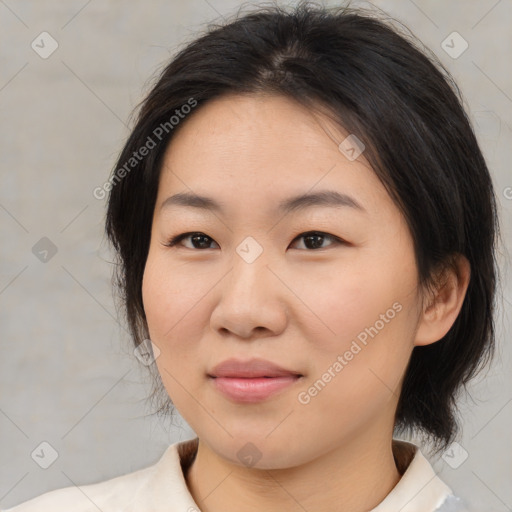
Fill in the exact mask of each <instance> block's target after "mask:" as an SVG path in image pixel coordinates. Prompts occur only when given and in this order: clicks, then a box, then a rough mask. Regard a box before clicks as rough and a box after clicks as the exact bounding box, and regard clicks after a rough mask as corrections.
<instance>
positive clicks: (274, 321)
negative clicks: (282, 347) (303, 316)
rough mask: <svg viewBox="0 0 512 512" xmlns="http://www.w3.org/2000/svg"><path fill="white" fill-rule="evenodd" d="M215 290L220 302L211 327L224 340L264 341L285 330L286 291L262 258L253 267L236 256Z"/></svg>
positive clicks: (213, 314) (252, 264)
mask: <svg viewBox="0 0 512 512" xmlns="http://www.w3.org/2000/svg"><path fill="white" fill-rule="evenodd" d="M215 289H216V290H217V293H218V298H217V302H216V305H215V308H214V310H213V311H212V315H211V319H210V325H211V327H212V329H215V330H217V331H218V332H219V333H220V334H221V335H222V336H224V337H225V336H227V335H228V334H229V333H231V334H232V335H233V336H237V337H240V338H244V339H253V338H264V337H269V336H278V335H279V334H280V333H281V332H282V331H283V330H284V329H285V328H286V323H287V321H288V319H287V310H286V306H285V304H286V303H285V300H286V297H285V292H286V290H287V288H286V286H284V285H283V283H282V282H281V280H280V279H279V278H278V277H277V276H276V275H275V271H273V269H271V266H269V264H268V262H267V261H266V258H264V257H263V254H262V255H261V256H260V257H258V258H257V259H256V260H255V261H253V262H252V263H248V262H247V261H245V260H244V259H243V258H242V257H240V256H239V255H238V254H235V256H234V258H233V267H232V269H231V271H229V272H228V274H227V275H226V276H225V277H224V279H222V280H221V282H220V283H219V284H218V285H217V286H216V287H215Z"/></svg>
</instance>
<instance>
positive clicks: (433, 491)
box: [154, 437, 453, 512]
mask: <svg viewBox="0 0 512 512" xmlns="http://www.w3.org/2000/svg"><path fill="white" fill-rule="evenodd" d="M197 443H198V438H197V437H196V438H194V439H189V440H187V441H181V442H178V443H174V444H173V445H171V446H170V447H169V448H168V449H167V450H166V452H165V454H164V456H163V457H162V458H161V460H160V461H159V462H158V463H157V464H159V465H163V464H169V465H171V466H172V468H171V467H170V468H169V469H166V468H164V467H163V466H162V468H161V471H159V472H158V474H159V475H160V478H163V479H164V480H165V474H166V473H167V471H171V472H173V473H178V474H179V476H180V478H179V481H180V485H181V488H180V489H176V490H177V491H178V492H177V495H175V496H173V500H178V501H173V503H176V504H179V505H180V506H179V507H176V510H187V508H185V507H190V506H192V507H196V509H198V510H200V508H199V506H198V505H197V504H196V503H195V502H194V500H193V498H192V495H191V494H190V492H189V490H188V487H187V483H186V481H185V478H184V476H183V471H182V467H181V464H182V463H183V464H188V463H189V462H190V459H192V458H193V457H194V455H195V452H196V450H197ZM393 450H394V451H395V450H398V451H400V452H401V453H402V454H405V456H406V457H408V459H409V460H411V458H412V460H411V461H410V462H409V463H408V465H407V469H406V470H405V472H404V473H403V474H402V477H401V478H400V480H399V482H398V483H397V484H396V486H395V487H394V488H393V489H392V490H391V492H390V493H389V494H388V495H387V496H386V497H385V498H384V500H383V501H382V502H381V503H380V504H379V505H377V507H375V508H373V509H372V510H371V511H370V512H434V511H435V510H437V509H438V508H439V507H441V505H442V504H443V503H444V502H445V500H446V499H447V498H448V497H450V496H453V493H452V491H451V489H450V488H449V487H448V486H447V485H446V484H445V483H444V482H443V481H442V480H441V479H440V478H439V477H438V476H437V474H436V473H435V471H434V469H433V468H432V466H431V464H430V462H429V461H428V460H427V459H426V458H425V456H424V455H423V454H422V453H421V451H420V449H419V448H418V447H417V446H416V445H414V444H412V443H409V442H406V441H401V440H398V439H393ZM406 464H407V463H406ZM154 484H155V492H156V493H157V494H158V488H159V487H160V486H161V485H163V486H165V483H164V481H163V480H162V481H161V482H160V481H158V480H157V479H155V481H154ZM160 492H161V491H160ZM182 507H183V508H182Z"/></svg>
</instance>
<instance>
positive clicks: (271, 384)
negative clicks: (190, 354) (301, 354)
mask: <svg viewBox="0 0 512 512" xmlns="http://www.w3.org/2000/svg"><path fill="white" fill-rule="evenodd" d="M208 376H209V377H211V381H212V383H213V385H214V386H215V388H216V389H217V390H218V391H220V392H222V393H223V394H225V395H226V396H227V397H229V398H231V399H233V400H235V401H237V402H259V401H261V400H265V399H266V398H268V397H269V396H271V395H273V394H274V393H277V392H278V391H281V390H282V389H284V388H286V387H287V386H289V385H291V384H293V383H295V382H297V381H298V380H299V379H300V378H301V377H302V375H301V374H300V373H299V372H296V371H294V370H288V369H286V368H282V367H280V366H278V365H276V364H274V363H272V362H270V361H266V360H264V359H251V360H249V361H245V362H244V361H240V360H237V359H228V360H226V361H223V362H222V363H220V364H218V365H217V366H215V367H214V368H213V370H212V371H211V372H209V373H208Z"/></svg>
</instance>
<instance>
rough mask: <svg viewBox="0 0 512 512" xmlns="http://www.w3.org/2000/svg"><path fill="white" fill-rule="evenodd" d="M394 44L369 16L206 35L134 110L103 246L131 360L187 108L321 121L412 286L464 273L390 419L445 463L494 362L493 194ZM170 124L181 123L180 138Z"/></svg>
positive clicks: (400, 37) (321, 17)
mask: <svg viewBox="0 0 512 512" xmlns="http://www.w3.org/2000/svg"><path fill="white" fill-rule="evenodd" d="M401 32H402V31H401V30H399V29H398V28H396V27H394V26H393V25H392V24H391V23H387V22H386V21H381V20H379V19H378V18H377V17H376V16H375V15H371V14H369V13H367V12H363V11H360V10H354V9H349V8H346V7H338V8H326V7H323V6H320V5H315V4H312V3H311V2H301V3H300V4H299V5H297V6H296V7H294V8H292V9H285V8H282V7H278V6H275V5H274V6H271V7H268V6H260V7H259V8H258V9H257V10H256V11H254V12H249V13H247V14H245V15H244V16H240V15H239V14H238V15H237V16H236V17H235V18H234V19H232V20H230V21H229V22H225V23H223V24H221V25H210V26H209V27H208V30H207V31H206V32H205V33H204V34H202V35H201V36H200V37H197V38H196V39H194V40H193V41H191V42H190V43H188V44H187V45H186V46H185V47H184V48H183V49H182V50H181V51H179V52H178V53H177V55H176V56H175V57H174V58H173V59H172V60H171V62H170V63H168V65H166V67H165V69H163V71H162V73H161V74H160V76H159V78H158V80H157V83H156V85H154V87H153V88H152V89H151V91H150V92H149V94H148V95H147V97H146V99H145V100H144V101H143V102H142V104H141V108H140V111H139V114H138V117H137V119H136V123H135V127H134V128H133V130H132V132H131V135H130V136H129V138H128V140H127V142H126V144H125V146H124V148H123V149H122V151H121V154H120V156H119V159H118V162H117V164H116V167H115V169H117V171H116V170H114V173H113V175H112V178H115V179H113V180H112V184H111V187H110V193H109V197H108V210H107V215H106V224H105V232H106V234H107V236H108V238H109V240H110V241H111V243H112V245H113V247H114V248H115V250H116V254H117V257H118V260H117V265H116V270H115V276H116V281H115V282H116V285H117V287H118V290H119V294H120V298H121V302H122V305H123V307H124V314H125V318H126V321H127V322H128V325H129V328H130V333H131V336H132V339H133V342H134V344H135V346H137V345H138V344H140V343H141V342H142V340H144V339H147V338H148V337H149V334H148V330H147V324H146V317H145V313H144V308H143V302H142V292H141V288H142V277H143V272H144V267H145V262H146V258H147V254H148V250H149V243H150V234H151V224H152V215H153V210H154V207H155V201H156V196H157V191H158V182H159V176H160V170H161V164H162V156H163V154H164V151H165V149H166V147H167V146H168V143H169V141H170V140H171V137H172V136H173V135H174V134H175V133H176V131H177V130H178V129H179V128H180V127H181V126H183V124H184V123H186V122H187V119H186V115H184V114H185V113H186V112H187V111H188V110H190V109H188V110H187V109H183V106H184V105H187V104H188V105H191V104H192V102H191V99H193V100H192V101H193V102H196V103H195V105H196V106H195V108H194V112H196V111H198V110H199V109H200V108H201V105H204V104H205V103H206V102H208V101H209V100H212V99H213V98H216V97H219V96H221V95H228V94H254V93H276V94H281V95H283V96H286V97H288V98H292V99H295V100H296V101H298V102H300V103H301V104H303V105H306V106H308V108H311V109H315V108H319V107H323V109H324V111H328V112H330V113H331V115H332V116H333V118H334V119H336V121H337V122H338V123H339V125H340V126H341V127H343V128H344V129H345V130H347V131H348V132H350V133H353V134H356V135H357V137H358V138H359V139H361V140H362V141H363V142H364V144H365V146H366V149H365V153H364V156H365V157H366V159H367V160H368V161H369V162H370V164H371V166H372V168H373V170H374V172H375V173H376V175H377V176H378V177H379V179H380V180H381V182H382V183H383V185H384V186H385V187H386V189H387V190H388V193H389V194H390V196H391V198H392V199H393V200H394V202H395V204H396V205H397V207H398V208H399V209H400V211H401V212H402V213H403V215H404V216H405V219H406V221H407V223H408V226H409V229H410V233H411V236H412V239H413V241H414V248H415V257H416V262H417V267H418V273H419V275H418V280H419V285H421V286H424V287H425V289H428V288H433V286H434V285H435V283H436V276H438V275H439V271H440V270H442V269H443V268H446V267H447V266H449V265H450V264H451V262H452V260H453V256H454V255H456V254H463V255H464V256H465V257H466V258H467V259H468V260H469V263H470V265H471V279H470V283H469V287H468V290H467V293H466V297H465V300H464V303H463V305H462V309H461V311H460V314H459V316H458V317H457V319H456V321H455V322H454V324H453V326H452V328H451V329H450V330H449V332H448V333H447V334H446V336H444V337H443V338H442V339H441V340H439V341H438V342H436V343H433V344H431V345H427V346H419V347H415V348H414V350H413V352H412V356H411V359H410V362H409V365H408V368H407V370H406V374H405V377H404V381H403V386H402V390H401V395H400V399H399V403H398V408H397V411H396V421H395V430H396V432H397V433H398V432H416V433H419V434H423V435H424V436H425V437H426V438H427V440H431V441H433V443H434V445H435V446H437V447H438V449H442V448H443V447H447V446H448V445H449V444H450V442H451V441H452V440H453V439H454V437H455V436H456V434H457V433H458V422H457V418H456V412H457V410H456V398H457V395H458V392H459V390H460V389H461V387H463V386H464V387H465V386H466V384H467V382H468V381H469V379H470V378H471V377H473V376H474V375H475V374H476V373H477V372H478V371H480V369H482V368H483V366H484V364H485V363H487V362H488V361H490V360H491V357H492V354H493V349H494V337H495V329H494V320H493V312H494V307H495V305H494V299H495V287H496V282H497V277H496V276H497V270H498V267H497V264H496V260H495V245H496V241H497V236H498V228H499V226H498V219H497V214H496V203H495V197H494V191H493V185H492V180H491V177H490V175H489V171H488V169H487V166H486V163H485V161H484V158H483V156H482V153H481V151H480V148H479V146H478V143H477V140H476V138H475V135H474V132H473V130H472V127H471V124H470V122H469V120H468V118H467V115H466V113H465V111H464V108H463V101H462V97H461V94H460V91H459V89H458V88H457V86H456V84H455V83H454V82H453V80H452V78H451V77H450V75H449V73H448V72H447V71H446V70H445V69H444V68H443V67H442V66H441V65H440V64H439V62H437V61H436V59H435V57H434V56H433V55H432V54H430V53H429V52H428V51H427V50H425V49H424V48H422V47H421V46H420V44H419V43H418V42H417V41H416V40H415V39H414V38H413V37H412V36H411V35H410V34H409V35H407V34H405V33H401ZM179 113H181V114H183V115H179ZM173 115H179V117H180V121H179V123H178V124H177V125H176V126H174V123H172V122H170V119H171V116H173ZM190 115H193V113H192V114H190ZM166 123H167V124H166ZM171 125H172V126H171ZM159 127H160V128H159ZM162 127H166V129H165V130H164V131H165V133H164V131H162ZM155 133H158V134H159V136H158V137H157V136H155ZM149 139H151V140H152V141H153V144H152V147H151V150H150V151H149V152H148V153H147V154H146V156H144V158H141V159H140V161H137V162H135V161H132V164H133V165H132V166H131V167H130V168H129V172H128V170H127V168H126V163H127V162H129V161H130V158H132V157H133V153H134V152H137V151H138V150H139V149H140V148H141V147H143V146H144V145H147V144H148V140H149ZM123 166H124V169H125V172H124V173H122V179H121V177H120V176H119V173H118V171H119V169H121V168H123ZM116 173H117V174H116ZM112 178H111V179H112ZM155 366H156V365H153V370H155V368H154V367H155ZM155 371H156V370H155ZM155 379H156V380H155V382H156V387H155V390H154V393H153V396H155V393H156V394H157V396H158V397H160V398H163V397H164V396H165V400H166V401H165V403H163V404H162V406H161V407H160V408H159V409H158V411H157V413H161V412H163V413H164V414H165V413H168V412H169V411H172V402H171V401H170V399H169V397H168V396H167V394H166V393H165V390H164V389H163V386H162V383H161V381H160V379H159V376H158V374H157V372H156V374H155Z"/></svg>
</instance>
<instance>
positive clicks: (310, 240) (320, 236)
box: [295, 231, 343, 250]
mask: <svg viewBox="0 0 512 512" xmlns="http://www.w3.org/2000/svg"><path fill="white" fill-rule="evenodd" d="M301 238H303V239H304V246H305V248H306V249H312V250H315V249H326V248H327V247H330V246H331V245H337V244H340V243H343V241H342V240H341V239H339V238H338V237H336V236H334V235H330V234H328V233H323V232H322V231H308V232H307V233H302V234H301V235H299V236H298V237H296V238H295V240H299V239H301ZM327 239H328V240H331V241H333V242H334V244H333V243H331V244H329V245H328V246H327V247H322V244H323V242H324V241H325V240H327Z"/></svg>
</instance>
